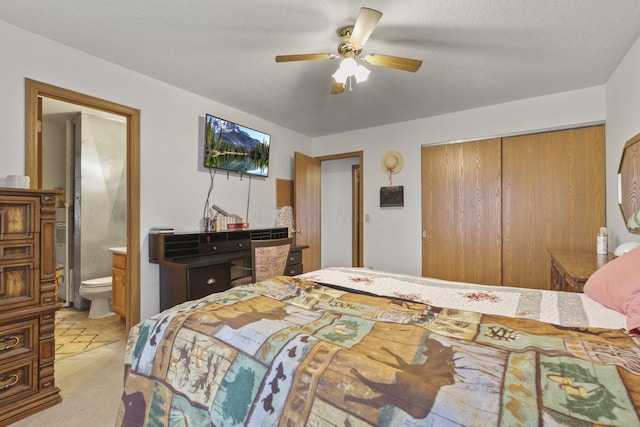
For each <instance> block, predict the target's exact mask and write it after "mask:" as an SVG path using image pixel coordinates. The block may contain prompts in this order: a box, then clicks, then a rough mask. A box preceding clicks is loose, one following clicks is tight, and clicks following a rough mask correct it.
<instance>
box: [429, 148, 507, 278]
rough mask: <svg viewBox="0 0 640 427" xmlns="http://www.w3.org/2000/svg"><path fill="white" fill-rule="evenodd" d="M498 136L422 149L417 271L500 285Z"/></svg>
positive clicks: (499, 160) (499, 159)
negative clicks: (419, 259) (419, 240)
mask: <svg viewBox="0 0 640 427" xmlns="http://www.w3.org/2000/svg"><path fill="white" fill-rule="evenodd" d="M500 153H501V152H500V139H490V140H483V141H473V142H465V143H459V144H446V145H438V146H426V147H423V148H422V226H423V228H422V230H423V236H422V237H423V238H422V275H423V276H428V277H437V278H441V279H446V280H455V281H465V282H474V283H482V284H487V285H500V284H501V281H502V279H501V272H502V260H501V256H502V255H501V241H502V237H501V222H500V221H501V209H502V208H501V184H500V182H501V176H500V163H501V154H500Z"/></svg>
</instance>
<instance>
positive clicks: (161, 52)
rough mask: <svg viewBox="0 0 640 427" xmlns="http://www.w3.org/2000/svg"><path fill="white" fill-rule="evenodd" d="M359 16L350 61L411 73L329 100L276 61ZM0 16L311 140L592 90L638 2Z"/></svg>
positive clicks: (286, 4) (60, 4)
mask: <svg viewBox="0 0 640 427" xmlns="http://www.w3.org/2000/svg"><path fill="white" fill-rule="evenodd" d="M363 6H364V7H370V8H373V9H377V10H379V11H381V12H382V13H383V16H382V19H381V20H380V22H379V23H378V26H377V27H376V29H375V31H374V32H373V34H372V36H371V38H370V39H369V41H368V42H367V43H366V45H365V48H364V50H363V55H366V54H369V53H379V54H387V55H394V56H402V57H409V58H416V59H421V60H423V65H422V68H421V69H420V70H419V71H418V72H417V73H415V74H414V73H408V72H404V71H399V70H393V69H387V68H381V67H375V66H368V68H369V69H370V70H371V75H370V76H369V80H367V81H366V82H364V83H361V84H359V85H357V86H355V87H354V88H353V91H352V92H348V91H346V92H345V93H343V94H341V95H330V94H329V90H330V89H331V85H332V79H331V74H333V72H334V71H335V70H336V69H337V67H338V61H337V60H328V61H305V62H289V63H276V62H275V60H274V57H275V56H276V55H286V54H297V53H323V52H326V53H335V52H336V48H337V44H338V31H339V29H341V28H342V27H344V26H346V25H350V24H353V22H354V20H355V18H356V16H357V14H358V11H359V9H360V7H363ZM0 20H3V21H6V22H7V23H10V24H12V25H15V26H18V27H21V28H24V29H26V30H29V31H32V32H34V33H37V34H40V35H42V36H45V37H47V38H49V39H52V40H55V41H58V42H60V43H63V44H65V45H68V46H71V47H73V48H76V49H78V50H81V51H84V52H87V53H89V54H91V55H94V56H97V57H100V58H103V59H105V60H107V61H110V62H113V63H116V64H119V65H121V66H123V67H126V68H128V69H131V70H134V71H137V72H139V73H142V74H145V75H148V76H150V77H153V78H156V79H158V80H161V81H164V82H167V83H169V84H171V85H174V86H177V87H180V88H183V89H186V90H188V91H191V92H193V93H196V94H198V95H202V96H204V97H207V98H211V99H214V100H216V101H218V102H221V103H223V104H227V105H229V106H232V107H235V108H238V109H240V110H242V111H245V112H247V113H250V114H253V115H256V116H259V117H262V118H264V119H266V120H269V121H272V122H274V123H277V124H279V125H282V126H285V127H287V128H290V129H294V130H296V131H298V132H300V133H302V134H305V135H308V136H311V137H315V136H321V135H326V134H332V133H337V132H343V131H348V130H353V129H361V128H366V127H372V126H377V125H383V124H388V123H394V122H400V121H405V120H411V119H417V118H421V117H428V116H433V115H438V114H443V113H448V112H453V111H460V110H465V109H469V108H475V107H480V106H484V105H490V104H496V103H500V102H506V101H512V100H517V99H523V98H529V97H535V96H541V95H547V94H551V93H557V92H564V91H569V90H574V89H580V88H585V87H591V86H597V85H602V84H604V83H606V81H607V79H608V78H609V76H610V75H611V73H612V72H613V71H614V70H615V68H616V67H617V65H618V64H619V63H620V60H621V59H622V58H623V57H624V55H625V53H626V52H627V51H628V50H629V48H630V47H631V45H632V44H633V43H634V42H635V40H636V39H638V37H639V36H640V24H639V23H640V1H638V0H616V1H611V0H473V1H472V0H403V1H375V0H372V1H367V2H361V1H344V0H316V1H313V2H310V1H301V0H278V1H256V0H253V1H249V0H229V1H227V0H225V1H221V0H217V1H213V0H188V1H175V0H135V1H132V0H110V1H108V2H107V1H88V0H56V1H51V0H2V1H1V2H0ZM69 89H73V88H69ZM209 113H212V114H215V113H216V112H215V111H209ZM203 114H204V112H203ZM230 119H233V118H231V117H230Z"/></svg>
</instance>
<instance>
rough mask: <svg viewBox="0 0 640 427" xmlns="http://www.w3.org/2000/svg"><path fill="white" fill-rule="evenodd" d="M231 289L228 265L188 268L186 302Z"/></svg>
mask: <svg viewBox="0 0 640 427" xmlns="http://www.w3.org/2000/svg"><path fill="white" fill-rule="evenodd" d="M230 287H231V273H230V269H229V265H228V264H218V265H209V266H206V267H196V268H190V269H189V270H188V271H187V300H194V299H197V298H202V297H204V296H207V295H209V294H212V293H214V292H221V291H226V290H227V289H229V288H230Z"/></svg>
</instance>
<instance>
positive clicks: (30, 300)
mask: <svg viewBox="0 0 640 427" xmlns="http://www.w3.org/2000/svg"><path fill="white" fill-rule="evenodd" d="M38 274H39V273H38V269H37V268H36V266H35V265H34V262H33V261H30V262H13V263H11V264H6V263H0V309H2V310H5V309H11V308H15V307H23V306H27V305H35V304H38V303H39V302H40V292H39V288H38V287H37V285H38V284H39V282H38V279H39V277H38Z"/></svg>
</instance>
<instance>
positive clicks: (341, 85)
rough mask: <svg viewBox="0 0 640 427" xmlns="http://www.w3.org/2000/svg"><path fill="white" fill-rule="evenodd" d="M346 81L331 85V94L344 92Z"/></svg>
mask: <svg viewBox="0 0 640 427" xmlns="http://www.w3.org/2000/svg"><path fill="white" fill-rule="evenodd" d="M344 86H345V85H344V83H338V82H335V83H334V84H333V86H331V94H332V95H337V94H339V93H343V92H344Z"/></svg>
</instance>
